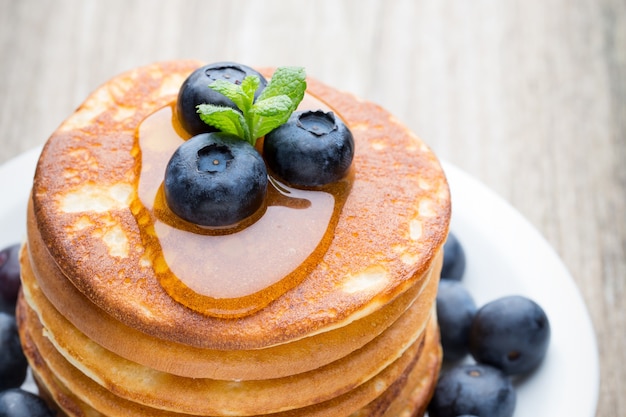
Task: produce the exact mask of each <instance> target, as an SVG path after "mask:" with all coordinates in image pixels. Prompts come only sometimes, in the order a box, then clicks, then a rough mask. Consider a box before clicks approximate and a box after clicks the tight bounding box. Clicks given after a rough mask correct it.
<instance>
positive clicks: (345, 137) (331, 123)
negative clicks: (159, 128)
mask: <svg viewBox="0 0 626 417" xmlns="http://www.w3.org/2000/svg"><path fill="white" fill-rule="evenodd" d="M247 76H256V77H258V78H259V80H260V82H259V84H258V85H259V87H258V89H257V90H256V91H255V92H254V98H255V100H256V98H258V97H259V95H260V94H261V93H262V92H263V90H264V88H265V87H266V86H267V85H268V83H267V81H266V80H265V78H264V77H263V76H262V75H261V74H260V73H259V72H257V71H255V70H254V69H252V68H250V67H247V66H245V65H241V64H237V63H233V62H220V63H216V64H209V65H206V66H204V67H201V68H199V69H197V70H196V71H194V72H193V73H192V74H191V75H190V76H189V78H188V79H187V80H186V81H185V82H184V83H183V85H182V86H181V89H180V92H179V95H178V101H177V115H178V119H179V120H180V123H181V125H182V126H183V127H184V128H185V130H187V132H188V133H189V134H191V135H194V136H193V137H192V138H191V139H189V140H188V141H187V142H186V143H185V144H183V145H182V146H181V147H180V148H179V150H177V151H176V153H175V154H174V155H173V157H172V159H171V160H170V162H169V164H168V166H167V169H166V172H165V182H164V192H165V199H166V201H167V204H168V206H169V208H170V209H171V210H172V211H173V212H174V213H175V214H176V215H178V216H179V217H180V218H182V219H184V220H186V221H189V222H191V223H194V224H198V225H201V226H208V227H227V226H233V225H235V224H236V223H238V222H240V221H241V220H244V219H246V218H248V217H250V216H251V215H252V214H254V213H255V212H257V211H258V210H259V209H261V208H262V206H263V202H264V199H265V195H266V191H267V184H268V180H267V178H268V172H267V167H266V164H267V166H269V168H270V171H271V173H272V175H275V176H277V177H278V178H279V179H281V180H282V181H284V182H285V183H287V184H289V185H292V186H296V187H318V186H323V185H326V184H329V183H332V182H336V181H338V180H339V179H341V178H342V177H344V176H345V175H346V173H347V171H348V169H349V167H350V164H351V163H352V158H353V156H354V140H353V138H352V134H351V132H350V130H349V129H348V127H347V126H346V125H345V124H344V123H343V122H342V121H341V119H339V118H337V117H335V115H334V114H333V113H332V112H328V113H326V112H322V111H304V112H294V113H293V114H292V115H291V117H289V119H288V120H287V121H286V122H285V123H284V124H282V125H281V126H278V127H277V128H275V129H274V130H272V131H271V132H270V133H268V134H267V135H265V140H264V146H263V156H262V157H261V155H260V154H259V153H258V151H257V150H256V148H255V147H254V146H253V145H252V144H250V143H248V142H245V141H244V140H241V138H239V137H237V136H235V135H234V134H232V133H229V134H226V133H221V132H217V129H216V128H214V127H213V126H210V125H208V124H206V123H204V122H203V120H202V119H201V118H200V116H199V114H198V112H199V111H200V110H199V108H198V106H201V105H207V104H210V105H214V106H219V107H228V108H230V109H233V110H235V111H236V112H239V113H235V114H236V115H237V116H235V118H234V119H233V120H232V123H231V121H229V122H228V123H229V126H230V125H232V124H235V125H236V124H237V123H238V122H237V120H239V119H242V118H243V119H245V118H246V117H248V115H247V114H245V112H244V111H242V109H241V108H240V106H238V105H236V104H235V103H234V102H233V101H232V100H230V99H229V98H227V97H226V96H224V95H223V94H220V93H219V92H217V91H214V90H213V89H211V88H209V85H210V84H211V83H212V82H213V81H215V80H222V81H229V82H231V83H233V84H237V85H242V84H243V85H245V83H244V81H243V80H244V79H245V77H247ZM268 88H269V87H268ZM243 102H244V101H243V100H242V103H243ZM230 114H231V115H232V114H233V112H232V111H230ZM230 127H232V126H230ZM252 139H253V140H256V138H252ZM253 143H254V142H253ZM255 154H256V156H255Z"/></svg>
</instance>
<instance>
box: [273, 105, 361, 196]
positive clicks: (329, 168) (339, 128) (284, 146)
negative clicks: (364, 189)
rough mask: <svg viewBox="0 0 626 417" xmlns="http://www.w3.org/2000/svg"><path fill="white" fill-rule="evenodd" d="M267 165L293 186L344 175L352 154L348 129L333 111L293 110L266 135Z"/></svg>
mask: <svg viewBox="0 0 626 417" xmlns="http://www.w3.org/2000/svg"><path fill="white" fill-rule="evenodd" d="M263 155H264V156H265V161H266V162H267V165H268V166H269V168H270V169H271V170H272V171H273V172H274V173H275V174H276V175H277V176H278V177H280V178H281V179H282V180H284V181H285V182H287V183H289V184H291V185H295V186H311V187H315V186H321V185H325V184H330V183H333V182H336V181H338V180H340V179H341V178H343V177H344V176H345V175H346V174H347V172H348V169H349V168H350V164H352V158H353V157H354V139H353V137H352V133H351V132H350V129H348V127H347V126H346V125H345V124H344V123H343V121H341V119H339V118H338V117H335V115H334V114H333V113H332V112H328V113H325V112H323V111H304V112H295V113H293V114H292V115H291V117H290V118H289V120H288V121H287V123H285V124H283V125H282V126H279V127H277V128H276V129H274V130H273V131H272V132H270V133H268V134H267V135H266V136H265V140H264V143H263Z"/></svg>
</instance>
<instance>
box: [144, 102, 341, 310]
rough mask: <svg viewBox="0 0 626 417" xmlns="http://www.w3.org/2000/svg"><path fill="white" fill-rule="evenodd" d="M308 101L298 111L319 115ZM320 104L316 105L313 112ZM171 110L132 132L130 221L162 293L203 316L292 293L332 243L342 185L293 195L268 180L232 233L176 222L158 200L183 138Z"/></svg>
mask: <svg viewBox="0 0 626 417" xmlns="http://www.w3.org/2000/svg"><path fill="white" fill-rule="evenodd" d="M315 101H316V100H315V99H313V98H311V97H307V99H306V100H304V101H303V105H306V106H307V107H308V106H316V108H320V107H322V106H323V104H322V103H315ZM317 104H319V105H317ZM176 125H177V123H176V120H175V118H174V114H173V106H166V107H164V108H162V109H160V110H159V111H157V112H155V113H154V114H152V115H150V116H149V117H148V118H146V119H145V120H144V121H143V122H142V123H141V125H140V127H139V130H138V146H139V149H140V158H141V169H140V174H139V182H138V186H137V197H138V203H139V204H136V205H135V210H134V212H135V214H136V216H137V218H138V221H139V223H140V224H141V225H142V230H143V238H144V243H146V247H147V248H148V251H147V253H148V256H149V257H150V258H151V264H152V265H153V266H154V269H155V272H156V274H157V277H158V278H159V280H160V283H161V285H162V286H163V288H164V289H165V290H166V291H167V292H168V293H169V295H170V296H172V297H173V298H174V299H175V300H177V301H178V302H180V303H182V304H184V305H186V306H187V307H190V308H192V309H194V310H196V311H200V312H202V313H204V314H209V315H215V316H222V317H236V316H242V315H245V314H249V313H251V312H254V311H256V310H258V309H260V308H262V307H264V306H265V305H267V304H268V303H269V302H271V301H272V300H273V299H275V298H276V297H277V296H279V295H280V294H282V293H284V292H285V291H287V290H289V289H290V288H292V287H294V286H295V285H296V284H297V283H298V282H299V281H300V280H301V279H302V278H303V277H302V276H301V275H302V274H299V273H298V272H297V271H299V270H303V269H304V270H306V269H308V268H306V266H307V265H306V264H307V263H308V264H315V263H316V262H317V261H318V260H319V259H320V257H321V255H322V254H323V252H324V250H325V247H326V246H327V245H325V244H324V242H326V241H328V240H329V239H330V237H332V232H333V229H334V226H333V224H334V223H335V220H336V217H337V216H338V212H339V210H340V207H341V206H342V202H343V201H344V200H345V197H346V194H347V191H346V190H347V188H349V185H348V184H347V182H348V181H347V180H346V181H342V184H337V185H334V186H332V187H327V188H326V189H324V190H315V191H313V190H300V189H294V188H290V187H287V186H285V185H283V184H280V183H279V182H278V181H276V180H275V179H270V184H269V186H268V197H267V204H266V206H265V207H264V212H262V213H260V215H258V216H257V218H255V221H253V222H252V223H251V224H246V225H244V226H245V227H244V226H242V227H240V228H236V229H234V230H226V231H224V230H221V229H206V228H200V227H199V226H196V225H192V224H189V223H187V222H185V221H183V220H182V219H179V218H177V217H176V216H175V215H174V214H173V213H172V212H171V211H169V209H168V208H167V204H166V203H165V199H164V198H163V191H162V183H163V178H164V177H163V176H164V172H165V168H166V166H167V163H168V161H169V159H170V157H171V156H172V154H173V153H174V151H175V150H176V149H177V148H178V146H180V145H181V144H182V143H183V141H184V138H183V137H182V135H181V134H179V133H178V132H177V129H176V127H175V126H176Z"/></svg>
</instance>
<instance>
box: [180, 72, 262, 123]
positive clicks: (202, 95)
mask: <svg viewBox="0 0 626 417" xmlns="http://www.w3.org/2000/svg"><path fill="white" fill-rule="evenodd" d="M248 75H256V76H257V77H259V81H260V84H259V88H258V89H257V91H256V92H255V95H254V97H255V99H256V98H257V97H258V96H259V94H261V92H262V91H263V89H264V88H265V86H266V85H267V80H266V79H265V77H263V76H262V75H261V74H260V73H259V72H258V71H256V70H254V69H253V68H250V67H248V66H246V65H241V64H238V63H236V62H216V63H213V64H209V65H205V66H203V67H200V68H198V69H197V70H195V71H194V72H192V73H191V74H190V75H189V77H187V79H186V80H185V82H183V84H182V86H181V87H180V90H179V92H178V100H177V101H176V113H177V114H178V119H179V121H180V124H181V125H182V126H183V128H184V129H185V130H186V131H187V132H189V133H190V134H191V135H197V134H200V133H206V132H215V131H216V130H217V129H215V128H214V127H212V126H209V125H207V124H206V123H204V122H203V121H202V120H201V119H200V116H199V115H198V113H197V108H196V107H197V106H198V105H199V104H214V105H217V106H227V107H231V108H233V109H235V110H238V108H237V106H236V105H235V103H233V102H232V101H231V100H230V99H229V98H227V97H226V96H225V95H223V94H221V93H218V92H217V91H214V90H212V89H211V88H209V85H210V84H212V83H213V82H214V81H216V80H226V81H230V82H232V83H234V84H241V82H242V81H243V79H244V78H245V77H246V76H248Z"/></svg>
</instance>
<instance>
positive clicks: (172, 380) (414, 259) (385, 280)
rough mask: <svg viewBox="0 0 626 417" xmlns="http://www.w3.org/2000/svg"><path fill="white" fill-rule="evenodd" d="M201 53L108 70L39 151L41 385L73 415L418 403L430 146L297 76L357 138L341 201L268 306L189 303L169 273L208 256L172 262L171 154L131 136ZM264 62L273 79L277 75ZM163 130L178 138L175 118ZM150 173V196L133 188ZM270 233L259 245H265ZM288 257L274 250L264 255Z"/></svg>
mask: <svg viewBox="0 0 626 417" xmlns="http://www.w3.org/2000/svg"><path fill="white" fill-rule="evenodd" d="M201 65H203V64H202V63H200V62H197V61H171V62H161V63H156V64H152V65H148V66H145V67H140V68H136V69H134V70H131V71H128V72H126V73H123V74H120V75H118V76H117V77H115V78H113V79H112V80H110V81H108V82H107V83H105V84H103V85H102V86H101V87H100V88H98V89H97V90H96V91H95V92H94V93H92V94H91V95H90V96H89V97H88V98H87V100H86V101H85V102H84V103H83V104H82V105H81V106H80V107H79V108H78V109H77V110H76V112H75V113H74V114H73V115H71V116H70V117H69V118H68V119H67V120H66V121H65V122H63V123H62V124H61V126H60V127H59V128H58V129H57V131H56V132H54V133H53V134H52V136H51V137H50V138H49V140H48V141H47V142H46V144H45V146H44V148H43V150H42V154H41V156H40V159H39V162H38V164H37V168H36V173H35V177H34V182H33V189H32V194H31V200H30V202H29V206H28V213H27V231H28V233H27V242H26V244H25V245H24V247H23V250H22V254H21V260H20V262H21V265H22V292H21V294H20V299H19V303H18V313H17V318H18V322H19V329H20V337H21V339H22V343H23V346H24V351H25V354H26V356H27V358H28V360H29V363H30V365H31V367H32V369H33V374H34V377H35V380H36V382H37V385H38V387H39V388H40V391H41V393H42V395H43V396H44V397H45V398H47V399H48V400H49V401H50V402H51V403H53V404H54V405H55V407H56V408H57V409H58V410H59V411H60V413H62V414H63V415H67V416H70V417H77V416H111V417H114V416H128V415H133V416H157V417H159V416H192V415H195V416H214V417H219V416H263V415H272V416H275V417H296V416H309V417H313V416H320V417H322V416H323V417H333V416H337V417H390V416H399V415H406V416H419V415H423V413H424V410H425V407H426V404H427V403H428V400H429V398H430V396H431V394H432V391H433V389H434V385H435V383H436V379H437V375H438V371H439V367H440V364H441V347H440V344H439V336H438V329H437V324H436V317H435V310H434V304H435V297H436V292H437V285H438V281H439V275H440V270H441V261H442V257H443V253H442V252H443V251H442V247H443V243H444V241H445V239H446V236H447V233H448V227H449V221H450V195H449V190H448V185H447V181H446V178H445V175H444V173H443V170H442V168H441V166H440V164H439V162H438V160H437V158H436V156H435V155H434V154H433V153H432V151H431V150H430V149H429V148H428V146H427V145H426V144H424V142H422V141H421V140H420V139H419V138H418V137H417V136H416V135H415V134H413V133H412V132H410V131H409V130H408V129H407V128H406V127H405V126H404V125H403V124H402V123H401V122H399V121H398V120H397V119H396V118H395V117H394V116H392V115H391V114H389V113H388V112H387V111H386V110H384V109H383V108H381V107H380V106H377V105H376V104H373V103H370V102H367V101H364V100H361V99H359V98H357V97H355V96H353V95H351V94H349V93H345V92H341V91H338V90H336V89H334V88H332V87H329V86H327V85H324V84H322V83H320V82H319V81H317V80H315V79H313V78H309V79H307V84H308V87H307V97H308V98H307V99H306V100H308V103H319V104H320V106H323V107H324V108H325V109H330V110H331V111H333V112H334V113H335V114H337V115H338V116H339V117H341V118H342V119H343V120H344V121H345V122H346V124H347V125H348V126H349V128H350V129H351V131H352V134H353V136H354V140H355V147H356V152H355V156H354V160H353V165H352V167H351V171H350V174H349V179H348V180H346V181H345V182H344V183H342V184H341V187H347V188H345V190H347V192H346V193H345V198H344V197H341V198H340V197H337V196H338V195H342V196H343V195H344V194H335V195H334V196H335V197H334V198H335V200H334V201H335V211H334V212H333V214H332V216H330V220H329V221H328V222H329V225H328V228H327V230H326V232H325V233H324V234H323V237H322V238H321V240H320V243H319V245H318V246H317V248H316V249H315V250H314V251H312V252H311V254H310V255H309V256H308V258H306V261H305V262H303V263H302V264H300V266H299V267H298V268H296V269H295V270H293V271H292V272H291V273H290V274H288V276H286V278H285V279H284V280H282V281H277V283H276V284H273V286H271V287H268V289H263V290H261V291H258V292H255V293H253V294H250V296H248V299H252V300H255V297H257V298H258V299H259V300H262V297H270V298H268V299H266V300H264V302H263V304H259V306H258V307H257V308H255V309H253V310H244V309H243V304H242V309H241V311H242V313H239V314H238V315H237V316H232V317H229V316H226V315H220V314H212V313H208V312H206V311H201V310H197V309H194V308H189V305H191V304H189V305H185V302H183V301H184V300H183V301H181V300H179V301H177V300H176V299H175V298H173V296H171V294H170V292H168V290H169V288H168V285H170V283H171V282H173V281H172V280H173V279H174V278H171V277H173V276H174V274H173V272H172V271H171V269H170V267H172V268H173V266H172V265H174V262H175V261H176V259H175V258H178V259H179V260H180V259H183V260H185V262H188V263H189V261H186V260H187V259H191V260H192V263H193V259H194V258H193V256H200V257H201V256H202V254H203V252H202V250H200V249H194V250H193V251H189V250H186V251H185V252H196V251H197V255H194V254H189V253H179V254H178V253H175V252H174V253H168V256H169V257H168V258H167V261H166V260H165V259H166V258H165V257H164V254H163V250H162V248H163V247H165V246H161V245H160V244H159V238H163V239H164V238H165V237H166V236H165V235H167V234H168V233H171V232H170V231H169V230H170V229H168V228H167V227H163V224H164V223H167V219H165V220H163V219H162V218H161V217H159V216H160V214H155V213H157V211H158V210H159V209H160V206H159V198H160V197H159V196H160V194H159V193H160V192H161V191H160V189H159V184H160V183H161V182H162V179H161V177H162V175H163V174H162V173H161V172H162V171H163V169H164V167H163V165H162V164H163V161H162V158H161V159H158V158H153V157H150V156H149V155H157V154H159V152H160V153H161V154H162V155H167V154H168V153H169V149H170V148H168V147H167V146H171V144H170V145H167V146H166V145H163V147H162V148H159V143H158V142H156V143H152V144H151V145H150V147H149V148H148V147H146V148H142V146H141V143H142V142H141V141H140V140H139V135H140V133H139V132H140V129H141V126H142V123H143V122H144V121H145V120H147V119H148V118H149V117H150V116H151V115H154V114H156V113H157V112H159V111H160V110H162V109H167V108H168V107H171V108H173V106H172V105H173V103H174V102H175V100H176V97H177V94H178V90H179V88H180V86H181V84H182V83H183V81H184V80H185V79H186V77H187V76H188V75H189V74H190V73H191V72H192V71H193V70H195V69H196V68H198V67H199V66H201ZM261 72H262V73H263V74H264V75H265V76H266V77H268V79H269V77H270V76H271V74H272V72H273V69H261ZM168 114H170V113H167V112H166V113H162V115H165V116H160V117H169V116H168ZM166 122H167V121H166ZM146 129H147V128H146ZM168 129H170V130H172V132H175V134H177V135H180V141H181V143H182V140H184V139H185V135H186V134H185V133H184V131H181V128H180V126H179V125H178V124H177V121H176V116H175V114H174V113H172V116H171V126H169V123H168ZM148 131H149V130H148ZM176 140H179V139H176ZM146 173H150V179H149V181H146V182H144V184H145V183H147V184H151V185H150V186H151V187H152V188H153V189H154V190H153V193H152V191H151V193H152V194H150V193H148V194H147V195H148V196H149V198H150V199H153V200H154V202H155V203H154V207H152V206H149V207H146V205H145V204H144V202H142V197H143V195H140V194H141V193H144V192H145V191H144V190H143V189H142V188H140V186H139V184H140V183H141V180H142V175H146ZM160 173H161V174H160ZM342 190H343V188H342ZM342 192H343V191H342ZM151 201H152V200H151ZM290 209H294V208H293V207H291V208H290ZM159 222H162V223H159ZM194 230H195V229H190V231H189V233H190V234H194V235H196V234H197V233H196V232H198V233H204V232H202V231H197V230H196V231H195V232H194ZM159 233H161V235H159ZM176 236H177V239H178V238H180V239H185V234H184V233H182V234H181V235H180V236H181V237H178V236H179V235H176ZM271 239H272V236H268V237H267V240H264V241H263V242H253V243H254V244H255V245H270V246H269V248H270V249H271V248H272V246H271V245H272V240H271ZM214 240H215V241H219V239H214ZM207 241H208V239H207ZM161 242H163V241H161ZM222 242H227V240H222ZM194 246H197V245H195V244H194ZM181 247H182V246H181ZM277 247H278V245H277ZM215 248H216V249H215V250H216V251H218V250H219V251H221V250H228V249H223V248H221V247H218V246H216V247H215ZM206 250H209V249H208V248H207V249H206ZM232 250H233V251H238V250H241V249H237V248H232ZM294 252H295V251H294ZM218 253H219V252H218ZM242 253H245V251H243V252H242ZM288 256H290V254H289V251H280V252H278V253H274V252H273V251H271V250H270V251H269V255H268V259H266V260H265V262H268V263H273V262H277V263H278V262H283V261H285V260H286V258H285V257H288ZM299 256H302V255H299ZM218 258H219V256H218ZM241 262H246V257H245V256H244V255H242V257H241ZM190 266H191V268H190V269H189V270H190V271H193V273H194V274H202V271H198V270H197V268H194V267H193V266H194V265H190ZM251 266H252V267H253V268H252V269H251V270H254V266H255V265H251ZM259 267H260V266H259ZM260 269H261V268H259V270H260ZM185 270H187V269H186V268H185ZM253 275H254V274H250V276H246V277H241V279H242V280H244V279H249V280H254V276H253ZM164 277H165V278H164ZM287 277H289V280H287ZM206 279H210V276H209V277H206ZM172 285H173V284H172ZM177 285H178V284H177ZM270 290H271V291H270ZM190 291H191V292H192V293H193V290H190ZM255 291H256V290H255ZM263 294H265V295H263ZM267 294H270V295H267ZM207 297H208V296H207ZM259 297H260V298H259ZM209 298H210V297H209ZM244 298H246V297H242V298H241V300H242V301H241V303H243V302H244V301H243V300H244ZM218 301H219V300H218ZM237 303H238V299H237V298H235V299H234V301H232V303H231V304H232V305H234V306H235V307H237ZM229 305H230V304H229ZM235 310H236V309H235ZM235 310H233V311H235Z"/></svg>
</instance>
